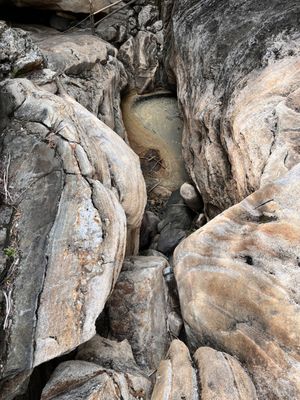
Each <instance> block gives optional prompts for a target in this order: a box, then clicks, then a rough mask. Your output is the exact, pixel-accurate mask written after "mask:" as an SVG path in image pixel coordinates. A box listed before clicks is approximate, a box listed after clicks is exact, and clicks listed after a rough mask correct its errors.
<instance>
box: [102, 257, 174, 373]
mask: <svg viewBox="0 0 300 400" xmlns="http://www.w3.org/2000/svg"><path fill="white" fill-rule="evenodd" d="M167 265H168V262H167V261H166V260H165V259H164V258H162V257H131V258H129V259H127V260H126V261H125V263H124V266H123V269H122V272H121V274H120V277H119V280H118V282H117V284H116V287H115V289H114V291H113V293H112V296H111V298H110V300H109V318H110V327H111V334H112V337H113V338H116V339H118V340H124V339H127V340H128V341H129V343H130V344H131V347H132V350H133V354H134V357H135V359H136V361H137V364H138V365H139V366H140V367H141V368H143V369H145V370H146V371H151V370H153V369H155V368H157V366H158V364H159V362H160V360H161V359H162V357H164V355H165V354H166V351H167V349H168V346H169V343H170V339H169V335H168V330H167V315H168V312H169V305H168V301H167V287H166V284H165V282H164V278H163V269H164V268H165V267H166V266H167Z"/></svg>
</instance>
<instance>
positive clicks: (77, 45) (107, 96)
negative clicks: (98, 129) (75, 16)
mask: <svg viewBox="0 0 300 400" xmlns="http://www.w3.org/2000/svg"><path fill="white" fill-rule="evenodd" d="M27 29H30V31H29V33H30V35H31V37H32V40H33V41H34V42H35V44H36V45H38V47H39V49H40V52H41V54H42V55H43V57H44V59H45V62H46V65H47V68H48V69H50V70H51V71H53V73H52V75H51V74H45V73H44V74H43V77H41V75H42V74H41V73H39V72H36V73H34V74H32V75H31V76H30V79H32V80H33V81H35V82H36V83H37V84H39V85H41V84H43V85H44V86H45V88H48V90H49V89H50V90H52V91H53V92H55V90H56V89H57V88H56V86H55V77H56V76H58V75H59V76H60V77H61V78H60V79H61V83H62V84H63V85H64V88H65V90H66V91H67V93H68V94H69V95H70V96H71V97H73V98H74V99H75V100H76V101H78V103H80V104H81V105H83V106H84V107H85V108H86V109H87V110H89V111H90V112H92V113H93V114H94V115H96V116H97V117H98V118H99V119H100V120H101V121H103V122H104V123H105V124H106V125H108V126H109V127H110V128H112V129H113V130H114V131H115V132H117V133H118V134H119V135H120V136H121V137H122V138H126V133H125V128H124V125H123V120H122V113H121V108H120V103H121V95H120V93H121V91H122V89H124V88H125V86H126V85H127V73H126V72H125V69H124V67H123V65H122V63H121V62H120V61H119V60H118V59H117V49H115V48H114V47H113V46H111V45H110V44H109V43H107V42H104V41H103V40H101V39H100V38H98V37H97V36H93V35H89V34H84V33H65V34H64V35H62V34H60V33H58V32H57V31H55V30H53V29H41V28H36V27H28V28H27ZM45 75H46V76H45ZM47 78H48V79H47ZM53 82H54V87H53ZM50 84H52V86H50Z"/></svg>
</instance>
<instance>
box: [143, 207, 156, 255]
mask: <svg viewBox="0 0 300 400" xmlns="http://www.w3.org/2000/svg"><path fill="white" fill-rule="evenodd" d="M159 221H160V219H159V218H158V217H157V216H156V215H155V214H154V213H153V212H151V211H146V212H145V214H144V217H143V220H142V225H141V234H140V249H141V250H144V249H146V248H148V247H149V246H150V244H151V242H152V240H153V239H154V237H155V235H156V234H157V225H158V223H159Z"/></svg>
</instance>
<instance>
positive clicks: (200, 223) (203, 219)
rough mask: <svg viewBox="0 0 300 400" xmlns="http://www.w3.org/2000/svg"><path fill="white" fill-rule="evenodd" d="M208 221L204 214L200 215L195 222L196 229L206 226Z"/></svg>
mask: <svg viewBox="0 0 300 400" xmlns="http://www.w3.org/2000/svg"><path fill="white" fill-rule="evenodd" d="M206 222H207V220H206V217H205V215H204V214H199V215H198V217H197V219H196V221H195V226H196V228H201V227H202V226H204V225H205V224H206Z"/></svg>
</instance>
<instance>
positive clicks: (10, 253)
mask: <svg viewBox="0 0 300 400" xmlns="http://www.w3.org/2000/svg"><path fill="white" fill-rule="evenodd" d="M3 252H4V254H5V255H6V257H8V258H15V257H16V255H17V250H16V249H15V248H14V247H6V248H5V249H4V250H3Z"/></svg>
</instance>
